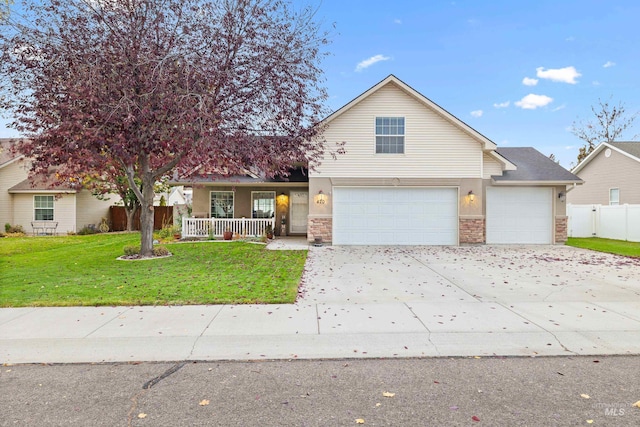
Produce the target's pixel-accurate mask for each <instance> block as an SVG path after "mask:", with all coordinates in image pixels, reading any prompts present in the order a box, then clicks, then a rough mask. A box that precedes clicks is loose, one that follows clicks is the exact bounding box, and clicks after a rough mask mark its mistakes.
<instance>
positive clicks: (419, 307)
mask: <svg viewBox="0 0 640 427" xmlns="http://www.w3.org/2000/svg"><path fill="white" fill-rule="evenodd" d="M299 303H307V304H308V303H313V304H317V307H318V312H319V317H320V319H321V320H320V325H321V333H322V331H323V328H322V327H323V326H324V330H325V331H327V332H338V331H343V332H346V331H350V332H352V333H393V332H394V331H395V332H400V331H403V332H408V331H410V330H411V326H410V325H413V326H415V328H416V329H415V332H418V331H419V330H420V329H421V328H423V329H426V330H428V331H429V343H430V344H432V345H433V346H434V347H435V348H436V350H437V352H438V354H441V355H468V354H532V355H535V354H570V353H575V354H598V353H606V354H638V353H640V260H637V259H630V258H625V257H619V256H614V255H608V254H602V253H596V252H591V251H586V250H581V249H576V248H572V247H566V246H524V247H523V246H474V247H325V248H314V249H313V250H311V251H310V253H309V260H308V262H307V270H306V272H305V275H304V286H303V293H302V297H301V298H300V301H299ZM399 303H401V304H399ZM403 306H404V307H403ZM327 319H329V320H327ZM323 322H324V323H323Z"/></svg>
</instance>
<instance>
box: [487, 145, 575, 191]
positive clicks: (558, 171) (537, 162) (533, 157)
mask: <svg viewBox="0 0 640 427" xmlns="http://www.w3.org/2000/svg"><path fill="white" fill-rule="evenodd" d="M497 151H498V153H499V154H500V155H502V156H504V157H506V158H507V159H509V161H511V162H512V163H514V164H515V165H516V166H517V169H516V170H510V171H504V172H503V174H502V175H501V176H500V175H494V176H492V177H491V179H492V181H493V182H494V183H495V184H511V185H513V184H519V185H528V184H549V185H552V184H558V185H566V184H582V182H583V181H582V180H581V179H580V178H578V177H577V176H576V175H574V174H572V173H571V172H569V171H568V170H566V169H565V168H563V167H562V166H560V165H559V164H557V163H556V162H554V161H553V160H551V159H550V158H548V157H547V156H545V155H544V154H542V153H541V152H539V151H538V150H536V149H535V148H533V147H502V148H498V149H497Z"/></svg>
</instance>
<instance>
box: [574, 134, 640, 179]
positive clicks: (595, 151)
mask: <svg viewBox="0 0 640 427" xmlns="http://www.w3.org/2000/svg"><path fill="white" fill-rule="evenodd" d="M605 147H606V148H610V149H612V150H614V151H615V152H616V153H619V154H622V155H623V156H626V157H628V158H630V159H632V160H635V161H636V162H640V158H638V157H636V156H634V155H633V154H630V153H627V152H626V151H624V150H621V149H620V148H618V147H615V146H613V145H611V144H609V143H608V142H602V143H600V144H599V145H598V146H597V147H596V148H594V149H593V151H592V152H591V153H589V155H588V156H587V157H585V158H584V159H583V160H582V161H581V162H580V163H578V165H577V166H576V167H575V168H573V169H572V170H571V172H572V173H575V174H577V173H578V172H580V171H581V170H582V169H583V168H584V167H585V166H586V165H588V164H589V162H591V160H592V159H593V158H594V157H596V156H597V155H598V154H599V153H600V152H601V151H602V150H604V148H605Z"/></svg>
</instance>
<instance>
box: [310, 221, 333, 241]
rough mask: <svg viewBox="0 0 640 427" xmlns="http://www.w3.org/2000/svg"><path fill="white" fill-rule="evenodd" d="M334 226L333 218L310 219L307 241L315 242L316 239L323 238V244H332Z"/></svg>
mask: <svg viewBox="0 0 640 427" xmlns="http://www.w3.org/2000/svg"><path fill="white" fill-rule="evenodd" d="M332 226H333V221H332V219H331V218H309V223H308V225H307V240H309V241H310V242H313V241H314V239H315V238H316V237H322V241H323V242H325V243H326V242H331V239H332V235H331V232H332Z"/></svg>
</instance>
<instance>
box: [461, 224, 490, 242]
mask: <svg viewBox="0 0 640 427" xmlns="http://www.w3.org/2000/svg"><path fill="white" fill-rule="evenodd" d="M484 242H485V236H484V218H474V219H462V218H461V219H460V243H461V244H462V243H484Z"/></svg>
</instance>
